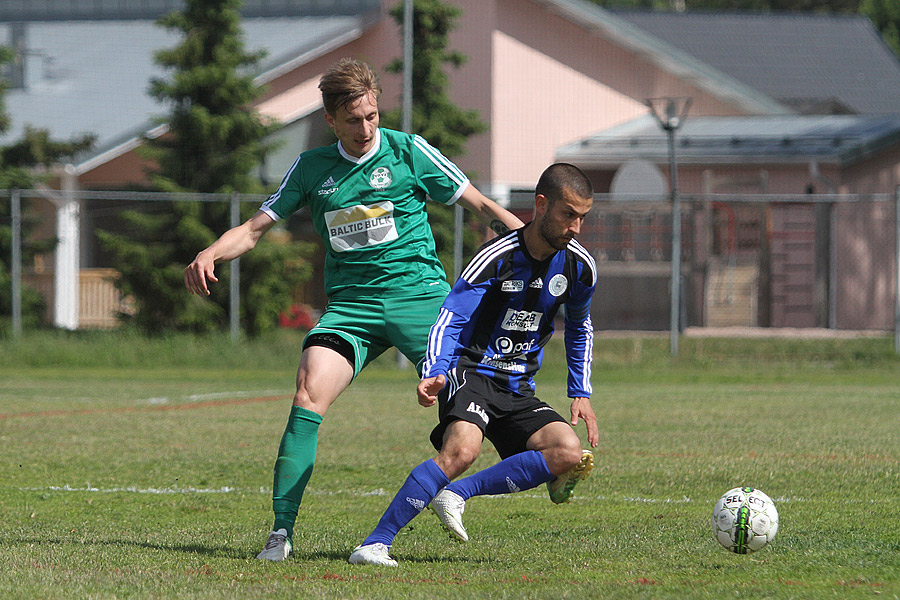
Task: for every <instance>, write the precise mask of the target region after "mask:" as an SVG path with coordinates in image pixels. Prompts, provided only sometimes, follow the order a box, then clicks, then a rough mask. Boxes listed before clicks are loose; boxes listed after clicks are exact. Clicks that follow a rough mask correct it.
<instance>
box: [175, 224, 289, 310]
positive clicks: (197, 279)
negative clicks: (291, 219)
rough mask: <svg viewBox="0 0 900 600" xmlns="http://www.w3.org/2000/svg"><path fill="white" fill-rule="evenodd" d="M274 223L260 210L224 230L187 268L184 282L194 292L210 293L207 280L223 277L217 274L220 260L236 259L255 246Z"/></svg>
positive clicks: (216, 279) (206, 294) (198, 293)
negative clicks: (216, 269)
mask: <svg viewBox="0 0 900 600" xmlns="http://www.w3.org/2000/svg"><path fill="white" fill-rule="evenodd" d="M274 224H275V221H274V220H273V219H272V217H270V216H269V215H267V214H266V213H264V212H262V211H259V212H257V213H256V214H255V215H253V216H252V217H251V218H250V219H248V220H247V221H245V222H244V223H243V224H241V225H238V226H237V227H233V228H231V229H229V230H228V231H226V232H225V233H223V234H222V236H221V237H220V238H219V239H217V240H216V241H215V242H213V243H212V244H211V245H210V246H209V247H208V248H206V249H205V250H201V251H200V253H199V254H197V257H196V258H195V259H194V261H193V262H192V263H191V264H189V265H188V266H187V267H186V268H185V269H184V285H185V286H186V287H187V289H188V290H189V291H190V292H191V293H193V294H197V295H199V296H208V295H209V286H208V285H207V280H209V281H219V279H218V278H217V277H216V274H215V266H216V264H217V263H220V262H227V261H230V260H234V259H235V258H237V257H239V256H241V255H243V254H246V253H247V252H249V251H250V250H252V249H253V248H254V247H256V243H257V242H258V241H259V239H260V238H261V237H262V236H263V234H265V233H266V232H267V231H268V230H269V229H271V228H272V226H273V225H274Z"/></svg>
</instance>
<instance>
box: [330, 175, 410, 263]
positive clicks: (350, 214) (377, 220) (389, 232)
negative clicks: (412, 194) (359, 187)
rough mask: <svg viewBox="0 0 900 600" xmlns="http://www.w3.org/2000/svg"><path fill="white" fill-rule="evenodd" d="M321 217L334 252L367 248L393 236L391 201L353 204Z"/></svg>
mask: <svg viewBox="0 0 900 600" xmlns="http://www.w3.org/2000/svg"><path fill="white" fill-rule="evenodd" d="M320 191H321V190H320ZM324 216H325V226H326V227H327V228H328V238H329V241H330V242H331V247H332V248H333V249H334V251H335V252H346V251H347V250H358V249H360V248H368V247H370V246H377V245H378V244H383V243H385V242H389V241H391V240H396V239H397V228H396V226H395V225H394V203H393V202H389V201H385V202H376V203H375V204H370V205H369V206H365V205H362V204H357V205H356V206H350V207H347V208H341V209H338V210H331V211H328V212H326V213H325V215H324Z"/></svg>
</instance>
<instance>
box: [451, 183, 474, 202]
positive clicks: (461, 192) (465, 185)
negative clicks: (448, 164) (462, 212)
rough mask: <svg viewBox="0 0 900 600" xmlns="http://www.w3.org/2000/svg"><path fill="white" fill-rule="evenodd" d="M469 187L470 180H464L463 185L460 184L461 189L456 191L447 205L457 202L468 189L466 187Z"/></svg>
mask: <svg viewBox="0 0 900 600" xmlns="http://www.w3.org/2000/svg"><path fill="white" fill-rule="evenodd" d="M468 187H469V182H468V181H465V182H463V184H462V185H461V186H459V189H458V190H456V193H455V194H453V197H452V198H450V200H448V201H447V206H452V205H453V204H456V201H457V200H459V197H460V196H462V195H463V193H464V192H465V191H466V189H467V188H468Z"/></svg>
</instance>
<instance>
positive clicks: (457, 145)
mask: <svg viewBox="0 0 900 600" xmlns="http://www.w3.org/2000/svg"><path fill="white" fill-rule="evenodd" d="M461 14H462V11H460V9H459V8H457V7H455V6H452V5H450V4H447V3H444V2H440V1H439V0H414V2H413V68H412V72H413V86H412V88H413V93H412V97H413V114H412V130H413V133H418V134H419V135H421V136H422V137H424V138H425V139H427V140H428V143H430V144H431V145H432V146H434V147H435V148H437V149H439V150H440V151H441V152H442V153H443V154H444V155H445V156H447V157H448V158H454V157H457V156H460V155H462V154H463V153H464V152H465V144H466V140H467V139H468V138H469V137H471V136H473V135H475V134H478V133H482V132H484V131H486V130H487V125H485V123H484V122H483V121H481V118H480V117H479V115H478V111H475V110H464V109H461V108H460V107H458V106H456V105H455V104H454V103H453V102H452V101H451V100H450V97H449V96H448V95H447V88H448V87H449V85H450V80H449V78H448V77H447V74H446V73H445V72H444V65H449V66H451V67H453V68H459V67H460V66H462V65H463V64H465V62H466V56H465V55H464V54H462V53H460V52H454V51H449V50H448V49H447V45H448V37H447V36H448V35H449V33H450V32H451V31H452V30H453V29H454V28H455V27H456V22H457V20H458V19H459V17H460V15H461ZM391 16H392V17H393V18H394V20H395V21H397V23H398V24H400V25H401V27H402V25H403V3H402V2H401V3H400V4H398V5H396V6H395V7H394V8H393V9H391ZM387 70H388V71H389V72H392V73H399V72H401V71H402V70H403V61H402V59H397V60H394V61H393V62H391V63H390V64H389V65H388V66H387ZM400 121H401V116H400V109H395V110H391V111H388V112H386V113H385V114H384V116H383V124H384V125H385V126H386V127H390V128H393V129H399V128H400ZM469 217H470V215H468V214H467V215H466V218H467V219H468V218H469ZM428 220H429V222H430V224H431V231H432V233H433V234H434V241H435V246H436V247H437V252H438V257H439V258H440V260H441V262H442V263H443V265H444V270H445V271H446V272H447V273H448V274H450V273H452V266H453V240H454V231H453V229H454V226H453V223H454V217H453V208H451V207H447V206H443V205H440V204H437V203H435V202H429V203H428ZM478 241H479V236H478V234H477V233H476V232H475V231H473V230H472V229H471V228H468V227H467V228H465V238H464V241H463V253H464V254H465V255H467V256H468V255H471V254H472V253H473V252H474V250H475V248H476V246H477V244H478Z"/></svg>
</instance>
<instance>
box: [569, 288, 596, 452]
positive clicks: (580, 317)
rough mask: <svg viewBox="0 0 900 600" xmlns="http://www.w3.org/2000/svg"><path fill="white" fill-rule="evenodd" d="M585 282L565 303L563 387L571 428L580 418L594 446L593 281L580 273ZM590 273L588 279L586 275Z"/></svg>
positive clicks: (589, 440) (589, 441)
mask: <svg viewBox="0 0 900 600" xmlns="http://www.w3.org/2000/svg"><path fill="white" fill-rule="evenodd" d="M582 275H583V276H584V277H585V279H586V280H585V281H582V282H579V283H578V284H576V290H577V291H576V292H575V293H574V294H573V295H572V297H571V298H570V299H569V301H568V302H566V321H565V346H566V362H567V364H568V367H569V374H568V378H567V387H568V393H569V398H572V407H571V412H572V427H575V425H577V424H578V420H579V419H581V420H583V421H584V424H585V426H586V427H587V432H588V443H590V444H591V447H592V448H594V447H596V446H597V443H598V442H599V438H600V434H599V432H598V430H597V417H596V416H595V415H594V409H593V407H591V401H590V395H591V392H592V389H591V359H592V358H593V356H592V353H593V346H594V326H593V324H592V323H591V298H592V297H593V295H594V285H595V283H596V280H595V279H594V278H593V273H587V272H585V273H583V274H582ZM588 275H591V278H590V279H588V278H587V276H588Z"/></svg>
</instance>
